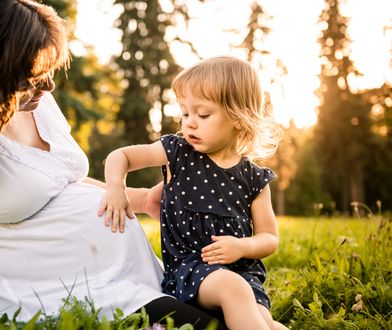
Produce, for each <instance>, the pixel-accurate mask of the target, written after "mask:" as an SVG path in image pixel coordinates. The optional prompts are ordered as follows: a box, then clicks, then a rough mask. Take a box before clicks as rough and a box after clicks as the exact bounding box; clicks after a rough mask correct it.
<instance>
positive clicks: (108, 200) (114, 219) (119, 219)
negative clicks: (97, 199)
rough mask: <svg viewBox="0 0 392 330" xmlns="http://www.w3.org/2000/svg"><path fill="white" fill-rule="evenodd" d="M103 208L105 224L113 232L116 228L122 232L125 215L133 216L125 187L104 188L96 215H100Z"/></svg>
mask: <svg viewBox="0 0 392 330" xmlns="http://www.w3.org/2000/svg"><path fill="white" fill-rule="evenodd" d="M105 210H106V216H105V225H106V226H110V225H111V228H112V232H113V233H115V232H117V228H119V229H120V232H121V233H123V232H124V228H125V216H128V217H129V218H134V215H133V212H132V209H131V206H130V203H129V199H128V197H127V194H126V193H125V189H121V188H117V187H115V188H108V189H107V190H106V193H105V195H104V196H103V198H102V200H101V203H100V206H99V209H98V215H99V216H102V215H103V213H104V211H105Z"/></svg>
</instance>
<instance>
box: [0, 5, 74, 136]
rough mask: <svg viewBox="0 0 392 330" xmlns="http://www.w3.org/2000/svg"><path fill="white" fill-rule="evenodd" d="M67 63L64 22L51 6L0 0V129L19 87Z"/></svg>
mask: <svg viewBox="0 0 392 330" xmlns="http://www.w3.org/2000/svg"><path fill="white" fill-rule="evenodd" d="M68 65H69V51H68V43H67V28H66V23H65V21H64V20H63V19H62V18H60V17H59V16H58V15H57V13H56V12H55V11H54V9H53V8H52V7H49V6H46V5H43V4H39V3H36V2H34V1H31V0H1V10H0V132H1V131H2V129H3V128H4V127H5V125H6V124H7V123H8V122H9V120H10V119H11V117H12V116H13V114H14V113H15V111H17V109H18V104H19V97H18V92H19V91H22V90H23V88H25V87H22V86H28V85H29V84H30V83H31V82H32V81H37V80H39V79H40V77H44V76H45V75H47V74H48V73H50V72H53V71H54V70H57V69H59V68H61V67H65V69H67V68H68Z"/></svg>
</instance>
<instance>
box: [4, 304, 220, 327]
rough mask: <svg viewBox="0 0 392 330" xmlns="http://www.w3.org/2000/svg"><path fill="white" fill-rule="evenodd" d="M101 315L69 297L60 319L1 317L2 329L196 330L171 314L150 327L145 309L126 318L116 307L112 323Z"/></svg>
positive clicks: (40, 313) (47, 317)
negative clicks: (177, 322)
mask: <svg viewBox="0 0 392 330" xmlns="http://www.w3.org/2000/svg"><path fill="white" fill-rule="evenodd" d="M99 312H100V310H99V309H96V308H95V306H94V302H92V301H90V300H89V299H87V298H86V299H85V300H84V301H80V300H77V299H75V298H69V299H67V300H66V301H65V302H64V305H63V307H62V308H61V309H60V313H59V315H58V316H57V317H53V316H50V315H45V314H44V313H42V312H41V311H38V312H37V313H36V314H35V315H34V317H32V318H31V320H29V321H28V322H26V323H22V322H17V316H18V314H19V313H20V309H18V310H17V311H16V312H15V314H14V315H13V316H12V318H9V317H8V315H7V314H3V315H2V316H1V318H0V330H16V329H23V330H33V329H34V330H52V329H53V330H55V329H65V330H77V329H91V330H93V329H96V330H123V329H128V330H165V329H167V330H193V326H192V325H191V324H189V323H186V324H183V325H181V326H180V327H175V326H174V322H173V319H172V318H171V317H170V316H169V315H168V316H167V317H165V318H164V319H163V320H162V322H161V324H157V323H154V324H152V325H151V324H150V321H149V317H148V314H147V313H146V311H145V309H144V308H141V310H140V312H137V313H133V314H129V315H124V313H123V311H122V310H121V309H119V308H117V309H116V310H115V312H114V313H113V317H112V320H110V321H109V320H108V319H107V318H106V317H99ZM208 329H209V330H214V329H215V326H214V325H213V324H211V325H210V326H209V328H208Z"/></svg>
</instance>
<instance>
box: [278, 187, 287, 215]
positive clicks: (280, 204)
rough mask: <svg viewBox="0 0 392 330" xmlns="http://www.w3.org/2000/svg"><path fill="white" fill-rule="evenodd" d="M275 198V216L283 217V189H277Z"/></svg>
mask: <svg viewBox="0 0 392 330" xmlns="http://www.w3.org/2000/svg"><path fill="white" fill-rule="evenodd" d="M276 192H277V196H276V214H277V215H284V214H285V198H284V197H285V196H284V192H285V191H284V190H283V189H279V188H278V189H277V190H276Z"/></svg>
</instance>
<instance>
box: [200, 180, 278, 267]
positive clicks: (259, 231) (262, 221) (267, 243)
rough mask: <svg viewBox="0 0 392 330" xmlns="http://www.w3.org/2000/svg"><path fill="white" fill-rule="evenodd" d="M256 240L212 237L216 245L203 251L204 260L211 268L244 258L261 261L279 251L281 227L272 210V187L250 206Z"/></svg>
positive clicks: (267, 187) (266, 188) (266, 189)
mask: <svg viewBox="0 0 392 330" xmlns="http://www.w3.org/2000/svg"><path fill="white" fill-rule="evenodd" d="M251 213H252V219H253V236H252V237H243V238H237V237H234V236H227V235H225V236H212V240H213V243H211V244H210V245H207V246H206V247H204V248H203V249H202V255H201V256H202V258H203V261H204V262H207V263H208V264H216V263H221V264H229V263H233V262H235V261H237V260H239V259H241V258H249V259H262V258H265V257H267V256H269V255H271V254H272V253H273V252H274V251H275V250H276V249H277V247H278V242H279V239H278V226H277V223H276V217H275V214H274V211H273V209H272V203H271V192H270V189H269V185H266V186H265V187H264V189H263V191H262V192H261V193H260V194H259V195H258V196H257V197H256V199H255V200H254V201H253V203H252V205H251Z"/></svg>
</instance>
